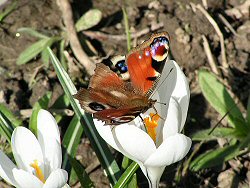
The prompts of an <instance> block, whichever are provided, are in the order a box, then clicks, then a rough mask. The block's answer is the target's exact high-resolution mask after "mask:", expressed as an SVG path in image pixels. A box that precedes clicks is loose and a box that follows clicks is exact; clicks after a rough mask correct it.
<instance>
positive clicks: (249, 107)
mask: <svg viewBox="0 0 250 188" xmlns="http://www.w3.org/2000/svg"><path fill="white" fill-rule="evenodd" d="M246 120H247V124H248V126H249V127H250V95H249V97H248V101H247V117H246Z"/></svg>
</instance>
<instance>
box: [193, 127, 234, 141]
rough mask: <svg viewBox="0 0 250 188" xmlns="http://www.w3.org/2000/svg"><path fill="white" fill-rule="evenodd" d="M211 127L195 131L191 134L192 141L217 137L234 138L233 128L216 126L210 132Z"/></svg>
mask: <svg viewBox="0 0 250 188" xmlns="http://www.w3.org/2000/svg"><path fill="white" fill-rule="evenodd" d="M211 130H212V128H210V129H206V130H201V131H197V132H195V133H194V134H192V135H191V138H192V140H193V141H203V140H207V141H209V140H217V139H218V138H235V129H233V128H224V127H222V128H221V127H218V128H216V129H214V131H213V132H212V133H211V134H209V133H210V132H211Z"/></svg>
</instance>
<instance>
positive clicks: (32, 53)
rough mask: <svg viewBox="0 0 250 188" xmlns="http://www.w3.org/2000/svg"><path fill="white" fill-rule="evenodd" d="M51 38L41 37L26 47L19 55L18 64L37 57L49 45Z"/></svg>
mask: <svg viewBox="0 0 250 188" xmlns="http://www.w3.org/2000/svg"><path fill="white" fill-rule="evenodd" d="M49 41H50V38H46V39H41V40H39V41H37V42H35V43H33V44H32V45H31V46H29V47H28V48H26V49H25V50H24V51H23V52H22V53H21V54H20V55H19V57H18V59H17V62H16V63H17V64H18V65H22V64H25V63H27V62H29V61H30V60H31V59H33V58H35V57H36V56H37V55H38V54H39V53H41V52H42V51H43V50H44V48H45V47H46V46H47V45H48V43H49Z"/></svg>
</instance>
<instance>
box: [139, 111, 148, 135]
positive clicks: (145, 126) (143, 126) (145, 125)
mask: <svg viewBox="0 0 250 188" xmlns="http://www.w3.org/2000/svg"><path fill="white" fill-rule="evenodd" d="M139 117H140V119H141V121H142V124H143V127H144V130H145V131H146V132H147V128H146V125H145V123H144V119H143V118H142V117H141V114H140V115H139Z"/></svg>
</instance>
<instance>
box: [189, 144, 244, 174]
mask: <svg viewBox="0 0 250 188" xmlns="http://www.w3.org/2000/svg"><path fill="white" fill-rule="evenodd" d="M239 154H240V152H239V150H238V145H237V144H234V145H230V146H225V147H224V148H219V149H216V150H213V151H208V152H206V153H204V154H201V155H199V157H197V158H196V159H195V160H194V161H192V162H191V164H190V166H189V168H190V169H191V170H193V171H198V170H201V169H204V168H210V167H214V166H217V165H221V164H223V163H224V162H226V161H228V160H230V159H232V158H234V157H236V156H237V155H239Z"/></svg>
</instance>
